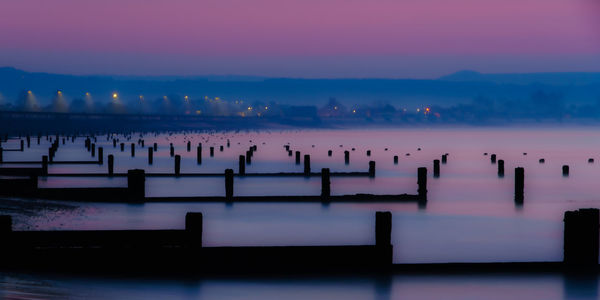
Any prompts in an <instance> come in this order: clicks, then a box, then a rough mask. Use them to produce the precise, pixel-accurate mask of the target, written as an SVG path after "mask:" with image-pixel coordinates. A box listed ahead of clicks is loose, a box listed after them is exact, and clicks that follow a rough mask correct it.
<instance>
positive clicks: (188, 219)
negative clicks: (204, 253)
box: [185, 212, 202, 248]
mask: <svg viewBox="0 0 600 300" xmlns="http://www.w3.org/2000/svg"><path fill="white" fill-rule="evenodd" d="M185 231H186V233H187V235H188V242H189V245H190V247H191V248H201V247H202V213H201V212H188V213H186V214H185Z"/></svg>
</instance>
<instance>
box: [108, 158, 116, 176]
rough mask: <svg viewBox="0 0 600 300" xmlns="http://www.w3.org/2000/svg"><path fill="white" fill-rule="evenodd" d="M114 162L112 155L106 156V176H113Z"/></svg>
mask: <svg viewBox="0 0 600 300" xmlns="http://www.w3.org/2000/svg"><path fill="white" fill-rule="evenodd" d="M114 162H115V157H114V156H113V155H112V154H109V155H108V176H113V174H114V173H115V172H114V171H115V169H114Z"/></svg>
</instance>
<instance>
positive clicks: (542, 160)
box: [538, 158, 546, 164]
mask: <svg viewBox="0 0 600 300" xmlns="http://www.w3.org/2000/svg"><path fill="white" fill-rule="evenodd" d="M538 162H539V163H540V164H543V163H545V162H546V160H545V159H543V158H540V160H539V161H538Z"/></svg>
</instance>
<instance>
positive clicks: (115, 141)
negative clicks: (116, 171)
mask: <svg viewBox="0 0 600 300" xmlns="http://www.w3.org/2000/svg"><path fill="white" fill-rule="evenodd" d="M113 148H117V140H116V139H113Z"/></svg>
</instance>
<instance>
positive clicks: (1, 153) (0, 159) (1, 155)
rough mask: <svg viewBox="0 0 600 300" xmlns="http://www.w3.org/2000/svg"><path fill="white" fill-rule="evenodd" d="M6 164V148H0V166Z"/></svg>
mask: <svg viewBox="0 0 600 300" xmlns="http://www.w3.org/2000/svg"><path fill="white" fill-rule="evenodd" d="M3 162H4V148H2V147H0V164H1V163H3Z"/></svg>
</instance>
